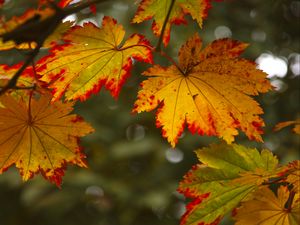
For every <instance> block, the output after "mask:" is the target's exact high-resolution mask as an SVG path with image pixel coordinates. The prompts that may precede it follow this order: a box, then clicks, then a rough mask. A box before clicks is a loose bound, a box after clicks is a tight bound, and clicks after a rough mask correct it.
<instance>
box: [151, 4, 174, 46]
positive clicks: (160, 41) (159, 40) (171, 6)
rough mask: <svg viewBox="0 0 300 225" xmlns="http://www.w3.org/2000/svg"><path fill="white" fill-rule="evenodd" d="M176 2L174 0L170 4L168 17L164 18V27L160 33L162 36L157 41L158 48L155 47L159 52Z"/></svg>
mask: <svg viewBox="0 0 300 225" xmlns="http://www.w3.org/2000/svg"><path fill="white" fill-rule="evenodd" d="M174 3H175V0H172V1H171V4H170V7H169V9H168V13H167V16H166V18H165V20H164V23H163V26H162V29H161V33H160V36H159V39H158V42H157V45H156V48H155V49H156V51H158V52H160V51H161V43H162V41H163V38H164V33H165V30H166V27H167V24H168V21H169V18H170V15H171V12H172V9H173V6H174Z"/></svg>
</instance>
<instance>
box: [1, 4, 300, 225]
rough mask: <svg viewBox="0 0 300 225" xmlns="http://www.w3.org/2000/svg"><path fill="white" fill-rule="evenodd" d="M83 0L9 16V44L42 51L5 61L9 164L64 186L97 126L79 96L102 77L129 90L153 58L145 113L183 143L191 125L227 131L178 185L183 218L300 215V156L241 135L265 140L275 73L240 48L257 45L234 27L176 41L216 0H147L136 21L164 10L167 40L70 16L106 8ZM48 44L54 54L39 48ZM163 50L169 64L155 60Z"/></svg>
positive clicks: (5, 157)
mask: <svg viewBox="0 0 300 225" xmlns="http://www.w3.org/2000/svg"><path fill="white" fill-rule="evenodd" d="M71 2H72V1H60V2H59V3H58V4H56V3H55V1H39V4H38V7H37V9H30V10H28V11H27V12H25V13H24V14H23V15H21V16H18V17H17V16H15V17H12V18H9V19H6V18H3V19H4V22H2V23H1V24H0V50H1V51H6V50H10V49H19V50H24V49H25V50H27V51H29V52H30V53H29V54H28V56H27V58H26V60H25V61H24V62H20V63H18V64H16V65H12V66H11V65H0V85H1V89H0V93H1V96H0V106H1V108H0V125H1V127H0V173H3V172H5V171H6V170H7V169H8V168H9V167H10V166H12V165H15V166H16V167H17V168H18V169H19V171H20V174H21V176H22V179H23V180H24V181H27V180H28V179H30V178H32V177H33V176H34V175H35V174H37V173H40V174H42V175H43V176H44V177H45V178H46V179H47V180H49V181H51V182H54V183H56V184H57V185H58V186H60V185H61V182H62V176H63V175H64V172H65V169H66V166H67V164H76V165H78V166H80V167H86V166H87V163H86V160H85V155H84V152H83V150H82V148H81V147H80V145H79V138H80V137H83V136H85V135H88V134H89V133H92V132H94V129H93V128H92V127H91V125H89V124H88V123H87V122H85V121H84V120H83V118H81V117H80V116H78V115H74V114H71V112H72V110H73V105H74V104H75V102H76V101H77V100H80V101H85V100H87V99H89V98H90V96H91V95H92V94H97V93H98V92H99V91H100V90H101V88H102V87H104V88H106V89H107V90H108V91H109V92H110V94H111V95H112V96H113V97H114V98H116V99H117V97H118V95H119V93H120V92H121V90H122V86H123V85H124V83H125V82H126V80H127V78H128V77H129V76H130V74H131V70H132V67H133V66H134V64H135V63H137V62H144V63H147V64H149V65H150V68H148V69H145V71H144V72H143V73H142V75H143V77H144V81H142V83H141V87H140V90H139V92H138V93H137V98H136V101H135V104H134V106H133V109H132V111H133V112H134V113H141V112H150V111H153V110H156V118H155V120H156V122H155V123H156V126H157V127H158V128H161V129H162V136H163V137H164V138H166V139H167V141H168V142H169V143H170V145H171V146H172V147H175V146H176V144H177V143H178V139H179V137H180V136H181V134H182V132H183V131H184V129H185V127H187V129H188V130H189V131H190V132H191V133H193V134H198V135H207V136H216V137H219V138H221V139H223V140H224V141H225V142H226V143H225V142H224V143H222V144H212V145H210V147H207V148H203V149H200V150H197V151H196V154H197V157H198V159H199V161H200V163H199V164H197V165H195V166H193V168H192V169H191V171H189V172H188V173H187V174H186V175H185V177H184V178H183V180H182V181H181V182H180V185H179V188H178V191H179V192H181V193H183V194H184V195H185V196H186V197H188V198H191V199H193V200H192V202H190V203H189V204H188V205H187V211H186V213H185V214H184V215H183V217H182V219H181V224H182V225H185V224H186V225H198V224H201V225H202V224H203V225H206V224H217V223H218V222H219V221H221V219H222V218H223V216H224V215H225V214H227V213H229V212H231V211H234V216H233V219H234V220H235V221H236V224H238V225H247V224H249V225H250V224H266V225H267V224H268V225H275V224H284V225H295V224H299V223H300V218H299V215H300V198H299V197H300V196H299V178H300V175H299V170H300V169H299V161H294V162H291V163H290V164H288V165H279V164H278V159H277V157H276V156H275V155H274V154H273V153H272V152H271V151H269V150H267V149H263V150H261V151H258V150H257V149H254V148H247V147H244V146H241V145H238V144H234V141H235V137H236V136H237V135H238V134H239V133H244V134H245V135H246V136H247V137H248V139H250V140H254V141H257V142H262V141H263V138H262V134H263V127H264V126H265V123H264V121H263V119H262V117H261V115H262V114H263V113H264V112H263V109H262V107H261V106H260V105H259V103H258V102H257V101H256V100H254V98H253V97H254V96H257V95H259V94H262V93H266V92H268V91H270V90H272V86H271V84H270V81H269V80H268V79H267V78H266V77H267V75H266V73H264V72H263V71H261V70H259V69H257V66H256V64H255V63H254V62H252V61H250V60H249V59H245V58H242V57H241V56H240V55H241V54H242V53H243V51H245V49H246V48H247V47H248V44H246V43H243V42H240V41H237V40H232V39H227V38H226V39H219V40H215V41H212V42H211V43H210V44H208V45H206V46H203V43H202V40H201V37H200V36H199V34H198V33H195V34H192V35H190V38H189V39H188V40H186V42H185V43H182V46H181V48H180V49H179V50H178V59H172V58H171V57H170V56H168V55H167V54H166V53H165V51H164V47H163V46H167V45H168V44H169V41H170V38H172V37H171V36H170V33H171V28H172V25H174V24H176V25H179V24H187V20H186V16H190V17H191V18H192V19H193V20H195V22H196V24H197V26H199V27H200V28H201V27H202V21H203V20H204V19H205V18H206V17H207V16H208V10H209V9H210V8H211V3H210V1H209V0H193V1H186V0H178V1H174V0H163V1H158V0H142V1H141V2H140V3H139V5H138V7H137V11H136V14H135V15H134V17H133V19H132V21H131V22H132V23H142V22H143V21H145V20H150V19H151V20H153V23H152V31H153V33H154V34H155V35H156V36H157V37H158V41H157V44H156V46H155V44H154V43H150V41H149V40H147V37H145V36H143V35H142V34H137V33H134V34H131V35H130V36H129V38H127V39H124V37H125V33H126V31H125V29H124V27H123V26H122V24H119V23H118V22H117V21H116V20H115V19H114V18H112V17H109V16H104V18H103V20H102V21H101V26H100V27H98V26H96V25H94V24H93V23H90V22H89V23H84V24H83V25H82V26H79V25H76V24H73V23H71V22H66V23H62V22H61V21H62V19H63V18H64V17H66V16H67V15H69V14H71V13H74V12H77V11H78V10H81V9H83V8H85V7H91V10H92V11H95V7H94V4H95V3H97V2H100V1H97V0H96V1H95V0H94V1H92V0H91V1H79V3H76V4H75V5H72V4H71V5H70V3H71ZM3 3H4V2H2V1H0V7H1V5H2V4H3ZM45 27H46V28H45ZM161 45H163V46H161ZM154 46H155V47H154ZM41 48H45V49H48V53H47V55H46V56H43V57H38V53H39V51H40V49H41ZM157 55H160V56H162V57H165V58H166V59H167V60H168V61H169V65H168V66H162V65H159V64H156V63H154V61H153V58H154V59H155V57H156V56H157ZM289 125H295V127H294V128H293V130H294V132H295V133H298V134H299V121H298V120H297V121H288V122H284V123H281V124H278V125H277V127H276V128H275V130H280V129H282V128H283V127H285V126H289ZM271 185H277V186H276V188H275V189H276V191H275V192H273V191H272V190H273V189H272V190H271V189H270V186H271ZM250 212H251V214H250Z"/></svg>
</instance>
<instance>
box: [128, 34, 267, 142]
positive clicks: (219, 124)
mask: <svg viewBox="0 0 300 225" xmlns="http://www.w3.org/2000/svg"><path fill="white" fill-rule="evenodd" d="M201 45H202V44H201V39H200V37H199V36H198V34H195V35H194V36H193V37H192V38H191V39H189V40H188V41H187V42H186V44H185V45H183V46H182V47H181V49H180V52H179V66H175V65H172V66H169V67H167V68H164V67H161V66H159V65H154V67H152V68H150V69H149V70H148V71H145V72H144V73H143V74H144V75H145V76H148V77H150V78H148V79H147V80H146V81H144V82H142V84H141V86H142V90H140V91H139V93H138V99H137V101H136V102H135V107H134V109H133V111H134V112H138V113H140V112H142V111H151V110H154V109H155V108H156V107H159V110H158V112H157V116H156V121H157V126H158V127H162V130H163V136H164V137H166V138H167V139H168V141H169V142H170V143H171V145H172V146H173V147H174V146H175V144H176V143H177V139H178V136H179V135H180V134H181V133H182V131H183V128H184V124H185V123H186V124H187V125H188V128H189V130H190V131H191V132H192V133H198V134H200V135H203V134H206V135H214V136H218V137H222V138H223V139H224V140H225V141H226V142H227V143H231V142H233V140H234V136H235V135H237V134H238V131H237V129H241V130H242V131H243V132H244V133H245V134H246V135H247V136H248V137H249V138H250V139H255V140H257V141H262V139H261V136H260V134H261V133H262V130H261V127H262V126H264V122H263V120H262V119H261V118H260V117H259V116H258V115H259V114H262V113H263V110H262V109H261V108H260V106H259V104H258V103H257V102H256V101H254V100H253V99H252V98H251V97H249V95H258V93H259V92H262V93H263V92H267V91H268V90H270V89H271V85H270V82H269V81H268V80H267V79H266V74H265V73H264V72H262V71H260V70H258V69H256V65H255V63H253V62H250V61H248V60H245V59H239V58H237V57H238V56H239V55H240V53H241V52H242V51H243V50H244V49H245V48H246V46H247V44H244V43H240V42H238V41H233V40H230V39H221V40H217V41H214V42H213V43H211V44H210V45H208V46H207V47H206V48H204V49H203V50H201Z"/></svg>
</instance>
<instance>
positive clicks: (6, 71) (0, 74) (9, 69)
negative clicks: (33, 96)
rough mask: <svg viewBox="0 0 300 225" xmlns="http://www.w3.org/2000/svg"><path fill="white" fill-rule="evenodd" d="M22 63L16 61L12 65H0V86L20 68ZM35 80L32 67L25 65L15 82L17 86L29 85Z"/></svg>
mask: <svg viewBox="0 0 300 225" xmlns="http://www.w3.org/2000/svg"><path fill="white" fill-rule="evenodd" d="M21 66H22V63H18V64H16V65H14V66H8V65H0V82H1V84H0V87H3V86H5V85H6V84H7V82H8V81H9V80H10V79H11V78H12V77H13V76H14V75H15V73H16V72H17V71H18V70H19V69H20V67H21ZM34 82H35V75H34V71H33V69H32V67H27V68H26V69H25V70H24V71H23V73H22V75H21V76H20V78H19V79H18V82H17V85H16V86H17V87H31V86H32V85H33V84H34Z"/></svg>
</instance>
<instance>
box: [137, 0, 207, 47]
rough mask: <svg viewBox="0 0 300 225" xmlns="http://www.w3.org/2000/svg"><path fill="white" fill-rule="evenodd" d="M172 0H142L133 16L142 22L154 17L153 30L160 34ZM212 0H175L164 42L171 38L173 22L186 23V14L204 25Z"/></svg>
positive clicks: (138, 21) (200, 24) (166, 42)
mask: <svg viewBox="0 0 300 225" xmlns="http://www.w3.org/2000/svg"><path fill="white" fill-rule="evenodd" d="M171 2H172V0H142V1H141V3H140V4H139V7H138V10H137V12H136V14H135V16H134V18H133V20H132V21H133V22H134V23H141V22H143V21H145V20H149V19H152V18H153V20H154V21H153V24H152V30H153V33H154V34H155V35H156V36H160V34H161V31H162V27H163V23H164V21H165V18H166V17H167V14H168V9H169V7H170V5H171ZM210 7H211V6H210V0H177V1H175V3H174V5H173V8H172V11H171V14H170V17H169V21H168V23H167V25H166V30H165V33H164V36H163V43H164V44H165V45H167V44H168V43H169V40H170V31H171V25H172V24H177V25H178V24H182V23H183V24H186V23H187V21H186V20H185V18H184V16H185V15H186V14H189V15H191V16H192V18H193V19H194V20H196V21H197V23H198V25H199V26H200V27H202V21H203V19H204V18H205V17H206V16H207V11H208V9H209V8H210Z"/></svg>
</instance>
